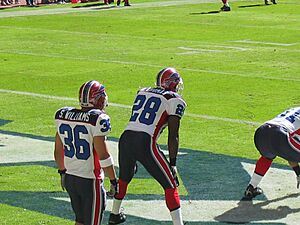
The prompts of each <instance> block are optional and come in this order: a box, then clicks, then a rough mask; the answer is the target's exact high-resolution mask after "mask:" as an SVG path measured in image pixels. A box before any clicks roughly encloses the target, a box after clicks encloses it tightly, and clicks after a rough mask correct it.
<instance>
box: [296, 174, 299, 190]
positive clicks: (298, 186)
mask: <svg viewBox="0 0 300 225" xmlns="http://www.w3.org/2000/svg"><path fill="white" fill-rule="evenodd" d="M296 179H297V188H298V189H299V186H300V176H297V177H296Z"/></svg>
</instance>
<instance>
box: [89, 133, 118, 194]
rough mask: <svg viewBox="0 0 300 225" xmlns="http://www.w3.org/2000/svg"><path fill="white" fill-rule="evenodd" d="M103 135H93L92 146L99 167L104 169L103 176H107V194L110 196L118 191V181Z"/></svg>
mask: <svg viewBox="0 0 300 225" xmlns="http://www.w3.org/2000/svg"><path fill="white" fill-rule="evenodd" d="M105 139H106V138H105V136H95V137H94V148H95V150H96V152H97V154H98V156H99V158H100V165H101V168H102V169H103V170H104V174H105V176H107V177H109V180H110V190H109V192H107V195H108V196H110V197H113V196H115V194H116V193H118V181H117V177H116V173H115V169H114V162H113V158H112V156H111V155H110V154H109V151H108V147H107V143H106V140H105Z"/></svg>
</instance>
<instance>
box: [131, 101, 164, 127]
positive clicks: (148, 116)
mask: <svg viewBox="0 0 300 225" xmlns="http://www.w3.org/2000/svg"><path fill="white" fill-rule="evenodd" d="M160 104H161V100H160V98H157V97H150V98H149V99H146V96H145V95H138V96H137V97H136V99H135V101H134V105H133V107H132V115H131V118H130V121H136V120H137V119H138V120H139V122H140V123H143V124H146V125H151V124H153V122H154V120H155V117H156V113H157V111H158V109H159V107H160ZM140 109H143V110H142V111H141V112H138V111H139V110H140Z"/></svg>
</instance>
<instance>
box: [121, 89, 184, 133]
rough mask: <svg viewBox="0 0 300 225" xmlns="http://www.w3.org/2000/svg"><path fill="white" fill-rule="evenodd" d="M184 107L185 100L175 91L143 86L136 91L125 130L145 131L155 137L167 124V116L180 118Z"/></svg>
mask: <svg viewBox="0 0 300 225" xmlns="http://www.w3.org/2000/svg"><path fill="white" fill-rule="evenodd" d="M185 108H186V103H185V101H184V100H183V99H182V98H181V96H180V95H179V94H177V93H175V92H172V91H166V90H164V89H161V88H143V89H141V90H139V91H138V93H137V96H136V98H135V101H134V104H133V107H132V114H131V117H130V120H129V123H128V125H127V128H126V130H133V131H141V132H146V133H148V134H149V135H151V136H152V137H154V139H157V138H158V137H159V135H160V134H161V132H162V130H163V129H164V128H165V127H166V126H167V122H168V116H178V117H179V118H181V117H182V116H183V114H184V110H185Z"/></svg>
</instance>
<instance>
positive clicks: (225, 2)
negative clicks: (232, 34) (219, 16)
mask: <svg viewBox="0 0 300 225" xmlns="http://www.w3.org/2000/svg"><path fill="white" fill-rule="evenodd" d="M222 2H223V6H222V7H221V10H222V11H224V12H229V11H230V10H231V9H230V6H229V3H228V0H222Z"/></svg>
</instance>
